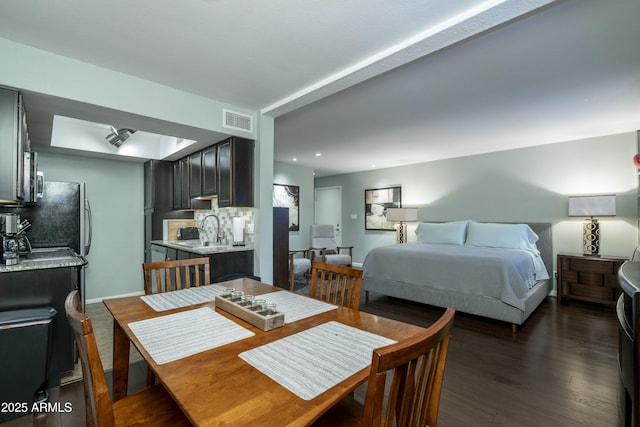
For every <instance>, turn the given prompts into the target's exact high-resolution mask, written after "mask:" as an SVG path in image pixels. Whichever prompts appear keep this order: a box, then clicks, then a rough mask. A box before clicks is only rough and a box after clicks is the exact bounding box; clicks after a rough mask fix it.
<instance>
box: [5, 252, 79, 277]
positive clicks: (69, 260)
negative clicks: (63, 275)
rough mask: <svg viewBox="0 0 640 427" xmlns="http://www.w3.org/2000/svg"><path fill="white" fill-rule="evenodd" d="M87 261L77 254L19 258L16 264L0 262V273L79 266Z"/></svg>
mask: <svg viewBox="0 0 640 427" xmlns="http://www.w3.org/2000/svg"><path fill="white" fill-rule="evenodd" d="M86 263H87V261H86V260H84V259H83V258H81V257H79V256H68V257H61V258H55V259H48V258H47V259H22V258H21V259H20V260H19V261H18V263H17V264H14V265H6V264H0V273H9V272H13V271H27V270H41V269H45V268H62V267H80V266H83V265H85V264H86Z"/></svg>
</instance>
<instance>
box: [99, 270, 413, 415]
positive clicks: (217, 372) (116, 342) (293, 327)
mask: <svg viewBox="0 0 640 427" xmlns="http://www.w3.org/2000/svg"><path fill="white" fill-rule="evenodd" d="M222 285H224V286H229V287H233V288H235V289H237V290H240V291H243V292H245V293H247V294H253V295H263V294H267V293H270V292H276V291H285V290H284V289H281V288H278V287H275V286H271V285H267V284H264V283H261V282H257V281H255V280H252V279H248V278H242V279H236V280H232V281H229V282H225V283H223V284H222ZM286 292H288V291H286ZM104 304H105V305H106V307H107V309H108V310H109V311H110V312H111V314H112V315H113V322H114V323H113V325H114V327H113V367H114V370H113V375H114V378H113V397H114V401H115V400H118V399H121V398H123V397H124V396H126V394H127V383H128V370H129V346H130V345H129V344H130V343H132V344H133V345H134V346H135V347H136V348H137V349H138V351H139V352H140V354H141V355H142V356H143V357H144V359H145V360H146V362H147V363H148V364H149V366H150V367H151V369H152V370H153V371H154V372H155V375H156V378H157V379H158V380H159V381H160V382H161V383H162V384H163V386H164V387H165V389H166V390H167V391H168V392H169V394H170V395H171V396H172V397H173V399H174V400H175V401H176V402H177V404H178V405H179V406H180V408H181V409H182V410H183V411H184V413H185V414H186V416H187V417H188V418H189V420H190V421H191V422H192V423H193V424H194V425H198V426H226V425H228V426H244V425H247V426H248V425H250V426H258V425H263V426H305V425H309V424H311V423H312V422H313V421H314V420H316V419H317V418H318V417H319V416H320V415H322V414H323V413H324V412H325V411H327V410H328V409H329V408H331V407H332V406H333V405H335V404H336V403H337V402H338V401H340V399H342V398H343V397H345V396H346V395H348V394H349V393H350V392H351V391H353V390H354V389H355V388H356V387H357V386H358V385H360V384H362V383H363V382H364V381H366V379H367V377H368V374H369V367H366V368H365V369H362V370H360V371H358V372H357V373H355V374H353V375H351V376H350V377H348V378H346V379H345V380H343V381H341V382H340V383H339V384H337V385H335V386H334V387H332V388H330V389H328V390H327V391H325V392H323V393H321V394H320V395H318V396H317V397H314V398H313V399H310V400H304V399H302V398H300V397H298V396H297V395H296V394H294V393H292V392H291V391H289V390H288V389H287V388H285V387H283V386H281V385H280V384H279V383H277V382H275V381H274V380H272V379H271V378H270V377H268V376H267V375H265V374H263V373H262V372H260V371H259V370H257V369H256V368H254V367H253V366H252V365H250V364H249V363H247V362H245V361H244V360H243V359H241V358H240V357H239V354H240V353H243V352H245V351H247V350H251V349H255V348H257V347H260V346H263V345H265V344H268V343H272V342H274V341H277V340H281V339H283V338H285V337H289V336H292V335H294V334H297V333H300V332H302V331H305V330H308V329H310V328H313V327H316V326H318V325H322V324H325V323H327V322H331V321H335V322H339V323H341V324H344V325H347V326H351V327H355V328H358V329H360V330H364V331H368V332H371V333H374V334H377V335H380V336H383V337H386V338H389V339H392V340H396V341H400V340H403V339H406V338H408V337H410V336H412V335H414V334H416V333H418V332H419V331H422V330H423V328H421V327H418V326H415V325H411V324H407V323H403V322H399V321H395V320H391V319H387V318H384V317H380V316H376V315H373V314H369V313H365V312H362V311H358V310H353V309H350V308H346V307H338V308H337V309H332V310H330V311H326V312H324V313H321V314H316V315H312V316H310V317H307V318H304V319H302V320H298V321H295V322H293V323H286V324H285V325H284V326H281V327H277V328H275V329H272V330H269V331H263V330H262V329H259V328H257V327H254V326H252V325H251V324H249V323H248V322H245V321H244V320H242V319H240V318H237V317H234V316H233V315H231V314H229V313H227V312H225V311H224V310H221V309H220V308H219V307H215V304H214V302H208V303H201V304H197V305H191V306H187V307H182V308H176V309H171V310H167V311H155V310H154V309H152V308H151V307H150V306H149V305H148V304H147V303H146V302H144V301H143V299H142V298H141V297H139V296H131V297H124V298H114V299H107V300H104ZM200 307H211V308H212V309H215V311H216V312H217V313H219V314H221V315H223V316H225V317H226V318H228V319H230V320H232V321H233V322H235V323H237V324H238V325H240V326H242V327H244V328H246V329H248V330H250V331H251V332H253V333H254V335H253V336H251V337H249V338H245V339H242V340H239V341H236V342H232V343H230V344H225V345H222V346H220V347H217V348H213V349H210V350H206V351H202V352H200V353H197V354H194V355H191V356H188V357H185V358H181V359H179V360H175V361H172V362H169V363H163V364H156V362H155V361H154V360H153V358H152V357H151V356H150V354H149V352H148V351H147V349H145V348H144V346H143V345H141V343H140V341H139V340H138V338H137V337H136V335H135V334H134V333H133V331H132V329H131V328H130V327H129V324H130V323H132V322H138V321H141V320H146V319H151V318H154V317H159V316H166V315H168V314H172V313H178V312H183V311H186V310H194V309H196V308H200ZM285 318H286V313H285ZM274 362H275V363H282V364H285V363H287V360H276V361H274Z"/></svg>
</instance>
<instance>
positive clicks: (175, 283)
mask: <svg viewBox="0 0 640 427" xmlns="http://www.w3.org/2000/svg"><path fill="white" fill-rule="evenodd" d="M201 267H202V268H203V271H204V274H201V271H200V268H201ZM210 271H211V267H210V266H209V258H191V259H177V260H171V261H156V262H145V263H143V264H142V272H143V273H144V293H145V294H147V295H150V294H155V293H160V292H168V291H173V290H178V289H182V288H190V287H191V286H200V285H208V284H209V283H211V281H210V279H211V278H210V275H211V273H210ZM154 285H155V286H154Z"/></svg>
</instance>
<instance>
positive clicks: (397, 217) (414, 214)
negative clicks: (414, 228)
mask: <svg viewBox="0 0 640 427" xmlns="http://www.w3.org/2000/svg"><path fill="white" fill-rule="evenodd" d="M417 220H418V209H414V208H387V221H396V222H412V221H417Z"/></svg>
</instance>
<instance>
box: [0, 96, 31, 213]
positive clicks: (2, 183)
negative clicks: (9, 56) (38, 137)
mask: <svg viewBox="0 0 640 427" xmlns="http://www.w3.org/2000/svg"><path fill="white" fill-rule="evenodd" d="M26 151H29V143H28V137H27V133H26V121H25V118H24V111H23V108H22V96H21V95H20V94H19V93H18V92H16V91H13V90H8V89H0V152H2V155H1V156H0V204H4V203H9V204H11V203H22V202H24V201H25V200H24V199H25V193H24V183H25V176H24V175H25V174H24V172H25V169H24V161H25V158H24V153H25V152H26Z"/></svg>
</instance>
